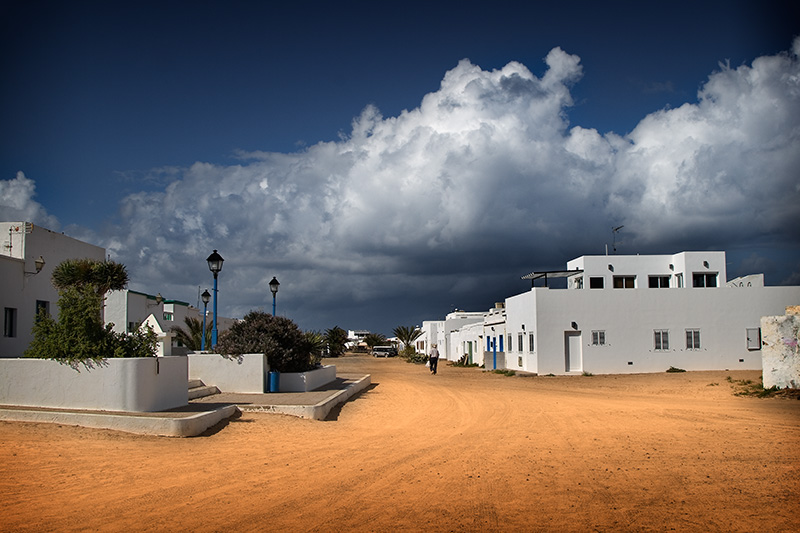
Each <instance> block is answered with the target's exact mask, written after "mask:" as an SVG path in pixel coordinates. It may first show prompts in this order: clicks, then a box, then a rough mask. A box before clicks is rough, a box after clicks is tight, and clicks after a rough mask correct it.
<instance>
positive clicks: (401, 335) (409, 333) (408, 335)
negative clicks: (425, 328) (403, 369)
mask: <svg viewBox="0 0 800 533" xmlns="http://www.w3.org/2000/svg"><path fill="white" fill-rule="evenodd" d="M393 333H394V336H395V337H397V340H398V341H400V342H401V343H403V345H404V348H403V352H404V353H405V354H406V355H410V354H412V353H415V352H416V349H415V348H414V341H415V340H417V339H418V338H420V336H421V335H422V330H421V329H419V328H417V327H416V326H410V327H409V326H397V327H396V328H394V331H393Z"/></svg>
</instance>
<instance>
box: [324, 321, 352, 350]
mask: <svg viewBox="0 0 800 533" xmlns="http://www.w3.org/2000/svg"><path fill="white" fill-rule="evenodd" d="M325 342H327V343H328V355H329V356H331V357H340V356H342V355H344V349H345V344H346V343H347V332H346V331H345V330H343V329H342V328H340V327H339V326H334V327H332V328H330V329H328V330H325Z"/></svg>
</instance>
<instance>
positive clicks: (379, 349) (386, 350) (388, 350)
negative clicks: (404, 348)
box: [372, 346, 397, 357]
mask: <svg viewBox="0 0 800 533" xmlns="http://www.w3.org/2000/svg"><path fill="white" fill-rule="evenodd" d="M372 355H374V356H375V357H394V356H395V355H397V348H395V347H394V346H376V347H374V348H373V349H372Z"/></svg>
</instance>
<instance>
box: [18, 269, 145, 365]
mask: <svg viewBox="0 0 800 533" xmlns="http://www.w3.org/2000/svg"><path fill="white" fill-rule="evenodd" d="M103 265H105V266H103ZM127 280H128V274H127V272H126V271H125V267H124V266H123V265H120V264H119V263H113V262H110V261H108V262H104V261H94V260H92V259H69V260H67V261H64V262H62V263H60V264H59V265H58V266H56V268H55V270H54V271H53V279H52V282H53V286H54V287H56V289H58V294H59V298H58V309H59V312H58V321H55V320H53V318H52V317H51V316H50V315H48V314H47V313H46V312H45V311H44V310H42V311H40V313H39V315H38V316H37V317H36V323H35V324H34V326H33V341H32V342H31V344H30V346H29V347H28V349H27V350H26V351H25V356H26V357H35V358H40V359H56V360H59V361H62V362H66V363H70V364H74V363H78V362H85V361H87V360H94V361H98V360H102V359H105V358H107V357H150V356H154V355H155V354H156V335H155V333H153V332H152V331H151V330H149V328H148V329H147V330H146V331H136V332H134V333H131V334H126V333H116V332H114V331H113V329H112V328H113V327H114V325H113V324H108V325H106V326H105V327H103V321H102V318H101V309H102V304H103V295H104V294H105V293H106V291H108V290H118V289H122V288H124V287H125V284H126V283H127Z"/></svg>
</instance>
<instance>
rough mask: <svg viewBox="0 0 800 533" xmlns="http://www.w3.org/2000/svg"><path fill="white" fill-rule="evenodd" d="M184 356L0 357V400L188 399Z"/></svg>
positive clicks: (124, 405)
mask: <svg viewBox="0 0 800 533" xmlns="http://www.w3.org/2000/svg"><path fill="white" fill-rule="evenodd" d="M187 383H188V379H187V360H186V358H185V357H143V358H133V359H108V360H106V361H104V362H101V363H97V364H93V365H91V366H89V367H87V366H84V365H82V364H80V365H78V366H77V367H75V368H73V367H71V366H69V365H65V364H61V363H59V362H57V361H53V360H49V359H0V404H4V405H20V406H31V407H51V408H61V409H92V410H101V411H132V412H149V411H163V410H166V409H172V408H175V407H181V406H183V405H186V404H187V403H188V401H189V400H188V397H189V396H188V387H187Z"/></svg>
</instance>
